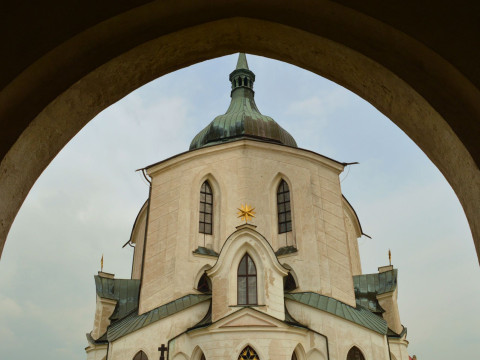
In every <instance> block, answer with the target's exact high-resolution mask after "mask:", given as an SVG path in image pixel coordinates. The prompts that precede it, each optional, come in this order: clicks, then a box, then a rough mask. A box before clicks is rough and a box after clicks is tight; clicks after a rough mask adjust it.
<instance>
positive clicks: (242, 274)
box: [237, 254, 257, 305]
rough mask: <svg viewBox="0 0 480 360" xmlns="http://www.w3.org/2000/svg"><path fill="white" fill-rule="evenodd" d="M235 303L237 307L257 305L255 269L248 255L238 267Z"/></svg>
mask: <svg viewBox="0 0 480 360" xmlns="http://www.w3.org/2000/svg"><path fill="white" fill-rule="evenodd" d="M237 301H238V305H256V304H257V268H256V267H255V263H254V262H253V260H252V258H251V257H250V256H249V255H248V254H245V256H244V257H243V258H242V260H241V261H240V264H239V265H238V272H237Z"/></svg>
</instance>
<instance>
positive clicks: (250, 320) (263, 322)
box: [220, 313, 278, 328]
mask: <svg viewBox="0 0 480 360" xmlns="http://www.w3.org/2000/svg"><path fill="white" fill-rule="evenodd" d="M245 326H248V327H252V326H254V327H278V325H276V324H274V323H273V322H272V321H270V320H267V319H265V318H262V317H261V316H257V315H256V314H249V313H247V314H243V315H241V316H239V317H237V318H236V319H233V320H230V321H228V322H227V323H225V324H223V325H221V326H220V328H227V327H245Z"/></svg>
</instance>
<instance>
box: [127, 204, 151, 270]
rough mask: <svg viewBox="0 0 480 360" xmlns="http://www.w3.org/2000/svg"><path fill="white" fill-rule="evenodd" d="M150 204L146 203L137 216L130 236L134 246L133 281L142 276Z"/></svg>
mask: <svg viewBox="0 0 480 360" xmlns="http://www.w3.org/2000/svg"><path fill="white" fill-rule="evenodd" d="M147 210H148V202H147V203H145V204H144V205H143V206H142V208H141V209H140V212H139V213H138V215H137V219H136V220H135V224H134V226H133V229H132V234H131V236H130V243H132V244H134V246H135V250H134V252H133V264H132V279H140V277H141V274H142V257H143V244H144V242H145V225H146V223H147Z"/></svg>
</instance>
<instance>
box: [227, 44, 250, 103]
mask: <svg viewBox="0 0 480 360" xmlns="http://www.w3.org/2000/svg"><path fill="white" fill-rule="evenodd" d="M229 79H230V82H231V83H232V94H231V96H232V95H233V92H234V91H235V90H236V89H239V88H243V89H249V90H252V93H253V83H254V82H255V74H254V73H253V72H252V71H250V69H249V68H248V63H247V56H246V55H245V53H240V54H238V60H237V67H236V69H235V70H233V71H232V73H231V74H230V78H229Z"/></svg>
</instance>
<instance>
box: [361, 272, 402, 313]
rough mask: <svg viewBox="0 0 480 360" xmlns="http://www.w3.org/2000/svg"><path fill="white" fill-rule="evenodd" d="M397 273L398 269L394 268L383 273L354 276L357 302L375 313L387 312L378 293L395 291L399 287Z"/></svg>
mask: <svg viewBox="0 0 480 360" xmlns="http://www.w3.org/2000/svg"><path fill="white" fill-rule="evenodd" d="M397 274H398V270H397V269H393V270H389V271H385V272H383V273H374V274H364V275H357V276H354V277H353V287H354V289H355V300H356V302H357V304H359V305H361V306H364V307H366V308H367V309H368V310H370V311H372V312H374V313H383V312H385V310H384V309H382V307H381V306H380V304H379V303H378V300H377V295H381V294H384V293H387V292H390V291H394V290H395V289H396V288H397Z"/></svg>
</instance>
